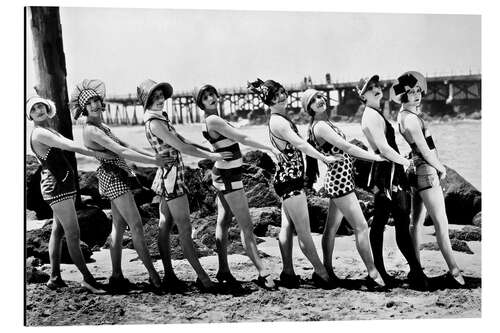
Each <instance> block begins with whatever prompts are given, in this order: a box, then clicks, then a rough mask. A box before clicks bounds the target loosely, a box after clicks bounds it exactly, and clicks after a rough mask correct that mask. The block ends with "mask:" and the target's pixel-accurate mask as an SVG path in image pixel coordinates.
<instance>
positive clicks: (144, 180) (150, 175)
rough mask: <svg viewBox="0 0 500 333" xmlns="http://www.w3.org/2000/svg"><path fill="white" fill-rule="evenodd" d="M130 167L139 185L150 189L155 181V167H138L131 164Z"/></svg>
mask: <svg viewBox="0 0 500 333" xmlns="http://www.w3.org/2000/svg"><path fill="white" fill-rule="evenodd" d="M130 167H131V168H132V170H133V171H134V172H135V175H136V176H137V179H138V180H139V182H140V183H141V185H142V186H144V187H146V188H148V189H149V188H151V185H152V184H153V180H154V179H155V175H156V170H158V168H157V167H140V166H137V165H135V164H133V163H132V164H131V165H130Z"/></svg>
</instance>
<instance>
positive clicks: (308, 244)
mask: <svg viewBox="0 0 500 333" xmlns="http://www.w3.org/2000/svg"><path fill="white" fill-rule="evenodd" d="M283 205H284V206H285V211H286V212H287V215H288V217H289V218H290V219H291V221H292V223H293V225H294V227H295V231H296V232H297V238H298V239H299V246H300V249H301V250H302V252H303V253H304V255H305V256H306V258H307V259H309V261H310V262H311V264H312V265H313V267H314V271H315V273H316V274H317V275H319V276H320V277H321V278H322V279H323V280H325V281H329V276H328V272H327V271H326V269H325V266H323V263H322V262H321V260H320V259H319V256H318V252H317V251H316V247H315V246H314V242H313V239H312V236H311V226H310V224H309V211H308V210H307V200H306V196H305V194H304V193H301V194H299V195H295V196H292V197H290V198H287V199H285V200H284V201H283Z"/></svg>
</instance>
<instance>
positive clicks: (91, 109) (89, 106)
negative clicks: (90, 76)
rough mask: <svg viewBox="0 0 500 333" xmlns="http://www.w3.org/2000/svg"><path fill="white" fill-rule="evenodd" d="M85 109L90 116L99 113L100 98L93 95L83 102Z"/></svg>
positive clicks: (100, 109) (100, 107)
mask: <svg viewBox="0 0 500 333" xmlns="http://www.w3.org/2000/svg"><path fill="white" fill-rule="evenodd" d="M85 110H86V111H87V112H88V114H89V115H90V116H92V115H96V114H99V113H100V112H101V111H102V102H101V98H99V97H97V96H93V97H91V98H89V99H88V100H87V102H86V103H85Z"/></svg>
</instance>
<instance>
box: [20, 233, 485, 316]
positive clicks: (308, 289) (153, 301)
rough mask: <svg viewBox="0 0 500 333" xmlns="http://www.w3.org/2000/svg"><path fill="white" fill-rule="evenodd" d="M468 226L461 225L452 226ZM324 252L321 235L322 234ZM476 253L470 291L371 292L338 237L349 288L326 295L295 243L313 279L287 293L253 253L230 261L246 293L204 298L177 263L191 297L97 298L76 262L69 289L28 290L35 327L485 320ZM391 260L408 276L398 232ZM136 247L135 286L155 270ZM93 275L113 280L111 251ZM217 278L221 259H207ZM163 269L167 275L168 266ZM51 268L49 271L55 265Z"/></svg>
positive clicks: (435, 269)
mask: <svg viewBox="0 0 500 333" xmlns="http://www.w3.org/2000/svg"><path fill="white" fill-rule="evenodd" d="M450 228H455V229H460V228H461V226H454V225H452V226H450ZM433 232H434V229H433V227H426V228H425V230H424V237H423V242H424V243H425V242H430V241H435V237H434V236H432V234H433ZM314 240H315V243H316V247H317V249H318V251H319V252H320V255H321V246H320V235H314ZM467 243H468V245H469V247H470V248H471V250H472V251H473V252H474V254H465V253H461V252H455V257H456V259H457V262H458V264H459V266H460V267H461V269H462V270H463V272H464V275H465V276H466V282H467V287H466V288H464V289H438V290H434V291H426V292H420V291H415V290H411V289H408V288H407V287H405V286H403V287H398V288H395V289H392V290H391V291H384V292H370V291H367V290H364V288H361V287H360V285H361V284H360V280H361V279H363V278H364V277H365V276H366V270H365V268H364V265H363V263H362V261H361V258H360V257H359V254H358V253H357V251H356V248H355V242H354V236H346V237H339V238H337V239H336V247H335V252H334V257H335V269H336V273H337V275H338V276H339V277H341V278H345V279H348V283H346V285H345V287H342V288H337V289H334V290H322V289H317V288H315V287H313V286H312V285H311V284H310V281H308V280H309V279H310V275H311V274H312V267H311V265H310V263H309V262H308V261H307V260H306V259H305V257H304V255H303V254H302V252H301V251H300V249H299V247H298V243H297V239H296V238H295V244H294V258H295V259H294V263H295V268H296V273H297V274H300V275H301V276H302V278H303V279H305V280H306V281H305V282H304V283H303V284H302V286H301V288H299V289H285V288H279V290H277V291H266V290H263V289H261V288H259V287H258V286H257V285H256V284H255V283H254V282H253V281H252V280H253V279H255V278H256V270H255V268H254V267H253V266H252V264H251V262H250V260H249V259H248V258H247V257H246V256H241V255H231V256H229V263H230V267H231V269H232V272H233V274H234V276H235V277H236V278H237V279H238V280H241V281H243V287H244V291H243V292H240V293H233V294H231V293H229V292H228V293H224V294H217V295H212V294H203V293H200V292H199V291H198V290H197V289H196V288H195V287H194V285H193V283H192V281H194V280H195V278H196V277H195V274H194V271H193V270H192V268H191V267H190V266H189V264H188V263H187V261H186V260H175V261H174V269H175V271H176V273H177V275H178V277H179V278H180V279H182V280H185V281H190V287H189V289H188V290H187V291H186V292H185V293H184V294H166V295H163V296H157V295H154V294H153V293H150V292H141V293H136V294H129V295H99V296H97V295H92V294H88V293H86V292H85V291H83V290H82V289H81V288H79V287H78V283H77V281H79V279H80V275H79V273H78V271H77V270H76V267H75V266H73V265H62V276H63V278H64V279H65V280H67V281H69V287H67V288H62V289H60V290H58V291H50V290H48V289H47V288H46V287H45V285H44V284H30V285H27V294H26V295H27V299H26V307H27V311H26V324H27V325H30V326H31V325H84V324H90V325H96V324H155V323H158V324H160V323H161V324H165V323H181V322H238V321H255V322H258V321H291V320H294V321H303V320H304V321H310V320H359V319H407V318H465V317H468V318H472V317H480V316H481V243H480V242H467ZM258 247H259V249H260V250H261V251H263V252H265V253H266V254H267V255H269V257H266V258H264V263H265V265H267V266H268V267H270V268H271V270H272V272H273V277H274V278H275V279H278V277H279V272H280V270H281V258H280V254H279V249H278V242H277V240H276V239H272V238H265V242H263V243H261V244H259V246H258ZM385 256H386V267H387V269H388V271H389V272H390V273H392V274H394V275H397V276H398V277H400V278H401V279H403V278H404V277H405V276H406V273H407V271H408V267H407V265H406V263H405V261H404V259H403V257H402V255H401V254H400V252H399V250H398V249H397V247H396V243H395V239H394V228H393V227H387V230H386V233H385ZM136 258H137V255H136V253H135V251H133V250H124V255H123V270H124V273H125V275H126V277H128V278H129V279H130V280H131V281H132V282H145V281H147V273H146V270H145V269H144V267H143V266H142V264H141V263H140V261H139V260H137V259H136ZM93 259H95V262H94V263H90V264H88V265H89V268H90V270H91V272H92V273H93V274H94V275H95V276H96V277H98V278H102V279H103V282H106V281H105V280H104V279H105V278H107V277H108V276H109V275H110V259H109V251H108V250H101V251H99V252H95V253H94V255H93ZM200 260H201V263H202V265H203V267H205V269H206V270H207V272H208V273H209V275H210V276H211V277H212V278H214V276H215V274H216V272H217V257H216V256H210V257H203V258H201V259H200ZM421 260H422V264H423V266H424V268H425V272H426V274H427V275H428V276H429V277H436V276H440V275H443V274H444V273H445V272H446V265H445V262H444V259H443V258H442V256H441V253H440V252H438V251H428V250H423V251H422V252H421ZM155 266H156V267H157V269H158V270H160V271H162V266H161V262H160V261H157V262H156V263H155ZM47 269H48V268H47Z"/></svg>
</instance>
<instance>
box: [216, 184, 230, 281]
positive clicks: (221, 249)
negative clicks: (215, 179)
mask: <svg viewBox="0 0 500 333" xmlns="http://www.w3.org/2000/svg"><path fill="white" fill-rule="evenodd" d="M215 201H216V203H217V225H216V227H215V245H216V246H217V256H218V258H219V270H218V272H217V273H218V274H219V273H221V274H222V273H229V274H230V269H229V264H228V262H227V243H228V234H227V232H228V229H229V225H230V224H231V220H232V218H233V214H232V213H231V209H230V208H229V206H228V204H227V203H226V202H225V200H224V198H223V196H222V194H221V193H220V192H219V194H218V195H217V198H216V199H215Z"/></svg>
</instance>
